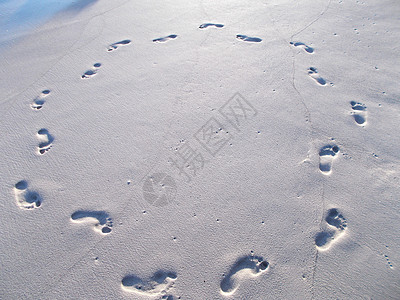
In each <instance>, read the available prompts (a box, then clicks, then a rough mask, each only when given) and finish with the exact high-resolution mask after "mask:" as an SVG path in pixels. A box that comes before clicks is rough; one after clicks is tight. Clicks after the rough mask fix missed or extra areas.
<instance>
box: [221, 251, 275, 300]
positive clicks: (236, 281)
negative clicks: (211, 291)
mask: <svg viewBox="0 0 400 300" xmlns="http://www.w3.org/2000/svg"><path fill="white" fill-rule="evenodd" d="M268 267H269V263H268V262H267V261H266V260H264V259H263V258H262V257H258V256H253V255H249V256H244V257H242V258H240V259H239V260H237V261H236V263H235V264H234V265H233V266H232V268H231V270H230V271H229V273H228V274H227V275H224V278H223V279H222V281H221V284H220V287H221V294H223V295H225V296H227V295H232V294H234V293H235V291H236V290H237V289H238V287H239V285H240V284H241V282H242V281H243V280H244V279H245V278H249V277H257V276H259V275H261V274H263V273H265V271H267V270H268Z"/></svg>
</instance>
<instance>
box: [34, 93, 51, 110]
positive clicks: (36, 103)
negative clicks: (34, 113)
mask: <svg viewBox="0 0 400 300" xmlns="http://www.w3.org/2000/svg"><path fill="white" fill-rule="evenodd" d="M49 94H50V90H44V91H42V92H41V93H40V95H39V96H38V97H36V98H35V99H34V100H33V102H32V103H31V108H32V109H33V110H40V109H42V107H43V104H44V103H45V102H46V101H45V100H44V98H45V97H47V96H48V95H49Z"/></svg>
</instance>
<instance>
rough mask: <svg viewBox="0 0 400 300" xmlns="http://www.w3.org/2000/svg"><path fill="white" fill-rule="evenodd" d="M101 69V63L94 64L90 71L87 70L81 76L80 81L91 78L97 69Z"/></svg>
mask: <svg viewBox="0 0 400 300" xmlns="http://www.w3.org/2000/svg"><path fill="white" fill-rule="evenodd" d="M100 67H101V63H95V64H94V65H93V67H92V69H90V70H87V71H86V72H85V73H83V75H82V79H88V78H91V77H93V76H94V75H96V74H97V71H98V70H99V68H100Z"/></svg>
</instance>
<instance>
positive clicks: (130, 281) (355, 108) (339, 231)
mask: <svg viewBox="0 0 400 300" xmlns="http://www.w3.org/2000/svg"><path fill="white" fill-rule="evenodd" d="M209 27H214V28H223V27H224V25H223V24H216V23H203V24H201V25H200V26H199V28H200V29H207V28H209ZM177 37H178V35H176V34H171V35H168V36H164V37H160V38H156V39H153V42H154V43H165V42H168V41H170V40H174V39H176V38H177ZM236 39H238V40H240V41H243V42H250V43H259V42H261V41H262V39H261V38H258V37H251V36H247V35H243V34H237V35H236ZM130 43H131V40H129V39H126V40H121V41H119V42H115V43H112V44H110V45H109V46H108V47H107V51H109V52H111V51H114V50H116V49H118V48H119V47H121V46H126V45H129V44H130ZM290 44H291V45H292V46H294V47H299V48H302V49H304V51H305V52H307V53H309V54H312V53H314V48H312V47H310V46H308V45H306V44H304V43H302V42H290ZM101 66H102V65H101V63H95V64H93V66H92V67H91V69H89V70H87V71H86V72H84V73H83V74H82V75H81V78H82V79H89V78H91V77H93V76H95V75H96V74H97V72H98V70H99V68H100V67H101ZM308 75H309V76H310V77H311V78H312V79H314V80H315V81H316V82H317V83H318V84H319V85H322V86H324V85H326V80H325V79H324V78H322V77H321V76H320V74H319V73H318V71H317V69H316V68H315V67H310V68H309V69H308ZM49 94H50V90H43V91H42V92H41V94H40V95H39V96H38V97H36V98H35V99H34V100H33V102H32V103H31V108H32V109H33V110H40V109H42V107H43V105H44V103H45V98H46V97H47V96H48V95H49ZM350 104H351V107H352V112H351V115H353V117H354V120H355V122H356V124H357V125H359V126H363V125H365V124H366V121H367V111H366V109H367V108H366V106H365V105H364V104H361V103H359V102H355V101H351V102H350ZM37 137H38V140H39V145H38V152H39V154H41V155H43V154H45V153H46V152H47V151H48V150H49V149H50V148H51V147H52V143H53V141H54V137H53V136H52V135H51V134H50V133H49V131H48V130H47V129H45V128H42V129H40V130H39V131H38V132H37ZM338 153H339V147H338V146H334V145H333V146H332V145H327V146H324V147H323V148H321V149H320V152H319V159H320V162H319V169H320V171H321V173H322V174H324V175H329V174H330V173H331V172H332V162H333V160H334V159H335V158H336V157H337V154H338ZM14 194H15V199H16V202H17V205H18V206H19V207H20V208H22V209H34V208H37V207H40V206H41V204H42V198H41V197H40V195H39V194H38V193H37V192H35V191H32V190H30V189H28V183H27V181H25V180H22V181H19V182H18V183H16V184H15V186H14ZM156 198H157V197H156ZM71 221H72V222H74V223H91V224H93V225H94V230H96V231H98V232H100V233H102V234H108V233H110V232H111V230H112V224H113V222H112V219H111V218H110V216H109V214H108V213H106V212H104V211H83V210H82V211H76V212H75V213H73V214H72V215H71ZM325 221H326V225H325V227H326V229H325V230H323V231H321V232H319V233H318V234H317V235H316V237H315V244H316V247H317V249H318V250H321V251H323V250H327V249H329V248H330V247H331V245H332V244H333V243H334V242H335V241H337V240H338V239H339V238H340V237H341V236H342V235H343V234H344V232H345V230H346V228H347V221H346V219H345V218H344V217H343V215H342V214H341V213H340V212H339V211H338V209H336V208H332V209H330V210H328V212H327V215H326V217H325ZM268 268H269V263H268V262H267V261H266V260H264V259H263V258H262V257H258V256H254V255H249V256H244V257H241V258H240V259H238V260H237V261H236V263H235V264H234V265H233V266H232V267H231V269H230V270H229V272H228V273H227V274H226V275H225V274H224V275H223V279H222V280H221V283H220V289H221V293H222V294H223V295H232V294H234V293H235V291H236V290H237V289H238V288H239V286H240V284H241V282H242V281H243V280H244V279H246V278H249V277H250V278H251V277H257V276H259V275H261V274H263V273H265V272H266V271H267V270H268ZM176 278H177V275H176V274H175V273H173V272H165V271H158V272H156V273H155V274H154V275H153V276H152V277H151V278H148V279H145V280H143V279H141V278H139V277H138V276H136V275H128V276H125V277H124V278H123V279H122V282H121V287H122V289H123V290H125V291H128V292H134V293H137V294H140V295H145V296H162V299H169V298H170V296H168V295H167V292H168V291H169V290H170V289H171V288H172V287H173V285H174V282H175V280H176Z"/></svg>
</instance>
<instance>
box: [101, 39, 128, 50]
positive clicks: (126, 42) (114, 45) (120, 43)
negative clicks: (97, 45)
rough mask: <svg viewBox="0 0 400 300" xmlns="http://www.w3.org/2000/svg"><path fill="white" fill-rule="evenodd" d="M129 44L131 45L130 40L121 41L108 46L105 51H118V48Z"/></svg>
mask: <svg viewBox="0 0 400 300" xmlns="http://www.w3.org/2000/svg"><path fill="white" fill-rule="evenodd" d="M130 43H131V40H123V41H119V42H116V43H113V44H111V45H110V46H108V48H107V51H113V50H116V49H118V47H119V46H125V45H129V44H130Z"/></svg>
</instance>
